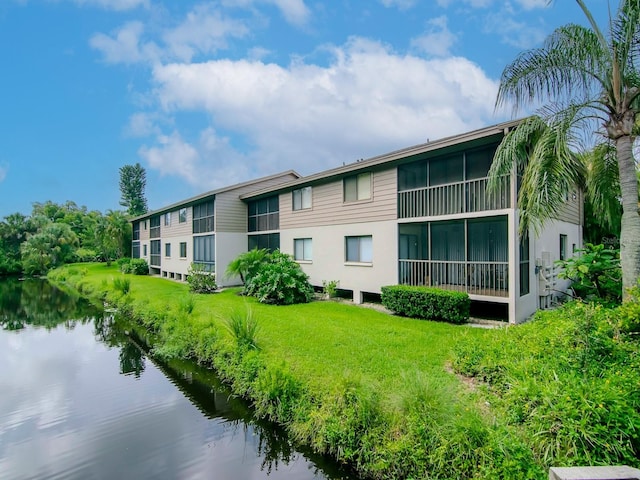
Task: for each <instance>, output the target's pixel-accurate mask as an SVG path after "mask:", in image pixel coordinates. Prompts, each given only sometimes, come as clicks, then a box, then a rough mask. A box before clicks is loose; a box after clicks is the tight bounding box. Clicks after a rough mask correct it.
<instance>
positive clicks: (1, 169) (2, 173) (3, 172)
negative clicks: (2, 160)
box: [0, 165, 9, 182]
mask: <svg viewBox="0 0 640 480" xmlns="http://www.w3.org/2000/svg"><path fill="white" fill-rule="evenodd" d="M8 173H9V166H8V165H0V182H3V181H4V179H5V178H7V174H8Z"/></svg>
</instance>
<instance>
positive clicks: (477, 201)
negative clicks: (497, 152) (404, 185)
mask: <svg viewBox="0 0 640 480" xmlns="http://www.w3.org/2000/svg"><path fill="white" fill-rule="evenodd" d="M487 182H488V178H487V177H484V178H477V179H474V180H466V181H463V182H455V183H447V184H444V185H436V186H432V187H423V188H416V189H412V190H404V191H401V192H398V217H399V218H414V217H431V216H437V215H452V214H455V213H470V212H482V211H486V210H501V209H503V208H510V207H511V179H510V178H509V175H504V176H502V177H500V179H499V183H498V189H497V191H496V192H495V193H492V194H489V193H488V192H487Z"/></svg>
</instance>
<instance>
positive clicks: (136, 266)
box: [129, 258, 149, 275]
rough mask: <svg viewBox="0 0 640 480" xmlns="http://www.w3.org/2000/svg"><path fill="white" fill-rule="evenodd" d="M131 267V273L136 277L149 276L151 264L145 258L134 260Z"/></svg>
mask: <svg viewBox="0 0 640 480" xmlns="http://www.w3.org/2000/svg"><path fill="white" fill-rule="evenodd" d="M129 265H130V267H129V270H130V273H133V274H134V275H149V264H148V263H147V261H146V260H145V259H144V258H132V259H131V262H129Z"/></svg>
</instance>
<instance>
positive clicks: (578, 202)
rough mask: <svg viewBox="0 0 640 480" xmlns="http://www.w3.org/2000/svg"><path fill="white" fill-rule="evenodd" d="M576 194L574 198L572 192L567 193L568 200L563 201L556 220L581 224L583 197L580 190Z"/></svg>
mask: <svg viewBox="0 0 640 480" xmlns="http://www.w3.org/2000/svg"><path fill="white" fill-rule="evenodd" d="M576 195H577V197H576V199H575V200H574V199H573V197H572V193H569V200H567V201H566V202H565V204H564V206H563V207H562V208H561V209H560V211H559V212H558V216H557V218H558V220H561V221H563V222H568V223H573V224H575V225H582V205H583V202H584V199H583V196H582V193H581V192H577V193H576Z"/></svg>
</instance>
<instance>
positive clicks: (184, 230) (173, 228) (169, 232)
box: [160, 207, 193, 238]
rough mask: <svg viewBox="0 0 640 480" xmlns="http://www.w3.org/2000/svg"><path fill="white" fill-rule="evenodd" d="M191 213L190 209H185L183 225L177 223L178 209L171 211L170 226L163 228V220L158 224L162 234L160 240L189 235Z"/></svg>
mask: <svg viewBox="0 0 640 480" xmlns="http://www.w3.org/2000/svg"><path fill="white" fill-rule="evenodd" d="M192 212H193V210H192V209H191V207H187V221H186V222H184V223H180V222H179V215H180V209H178V210H173V211H172V212H171V225H169V226H165V225H164V219H161V224H160V232H161V234H162V238H166V237H178V236H184V235H189V234H191V229H192V225H191V223H192V222H191V220H192V218H193V217H192Z"/></svg>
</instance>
